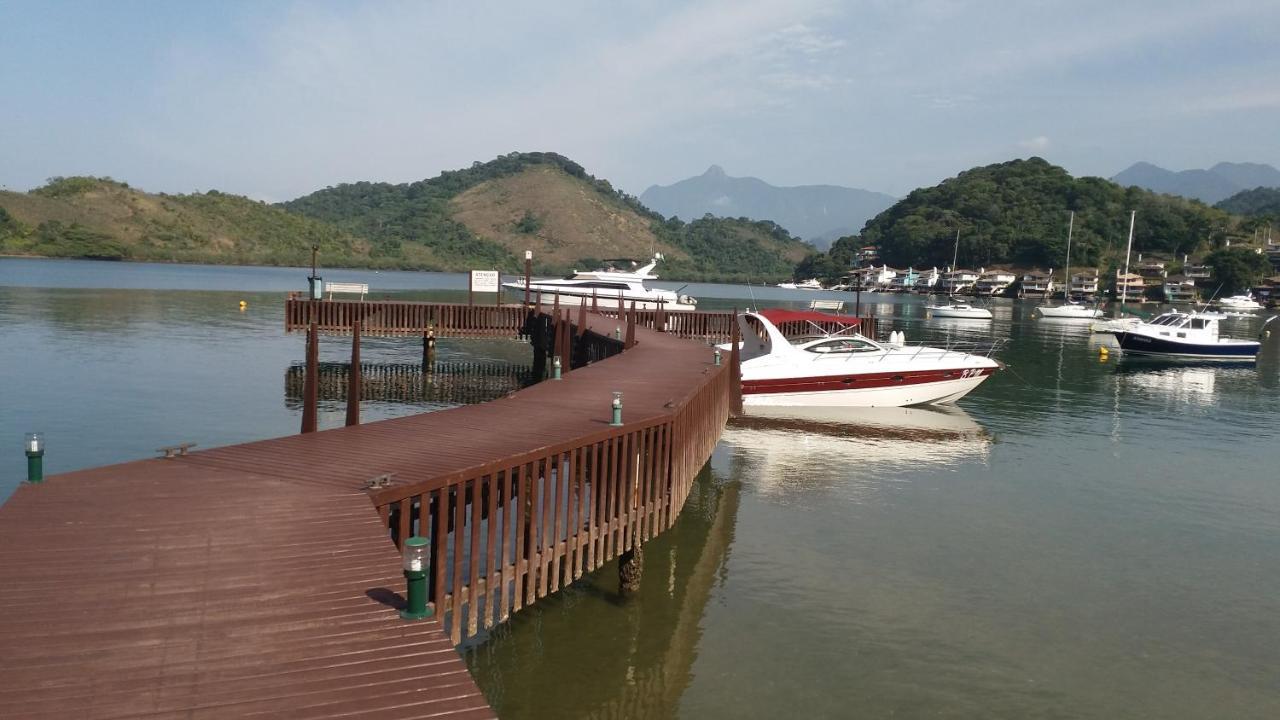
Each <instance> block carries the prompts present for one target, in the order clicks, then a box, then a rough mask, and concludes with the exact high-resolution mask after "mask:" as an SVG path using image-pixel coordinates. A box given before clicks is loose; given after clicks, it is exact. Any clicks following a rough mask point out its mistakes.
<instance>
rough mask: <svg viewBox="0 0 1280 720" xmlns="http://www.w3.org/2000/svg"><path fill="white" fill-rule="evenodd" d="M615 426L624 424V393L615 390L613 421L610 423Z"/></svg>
mask: <svg viewBox="0 0 1280 720" xmlns="http://www.w3.org/2000/svg"><path fill="white" fill-rule="evenodd" d="M609 424H610V425H613V426H614V427H621V426H622V393H621V392H619V391H617V390H614V391H613V422H611V423H609Z"/></svg>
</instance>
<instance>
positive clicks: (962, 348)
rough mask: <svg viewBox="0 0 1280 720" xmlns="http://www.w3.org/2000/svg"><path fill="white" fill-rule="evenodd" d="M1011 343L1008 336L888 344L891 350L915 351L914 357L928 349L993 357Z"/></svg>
mask: <svg viewBox="0 0 1280 720" xmlns="http://www.w3.org/2000/svg"><path fill="white" fill-rule="evenodd" d="M1008 345H1009V339H1008V338H994V339H991V340H982V341H978V340H951V339H947V340H946V341H945V342H944V343H943V344H941V345H939V344H938V343H937V342H934V341H924V340H921V341H916V342H908V343H903V344H902V345H887V346H886V347H888V348H889V349H890V350H899V351H903V352H906V351H910V350H912V349H914V350H915V352H914V353H913V354H912V357H918V356H920V355H925V354H928V352H927V351H932V352H937V353H940V354H941V355H944V356H945V355H949V354H951V353H956V354H961V355H979V356H982V357H987V358H989V357H991V356H993V355H995V354H996V353H998V352H1000V351H1002V350H1004V349H1005V347H1007V346H1008Z"/></svg>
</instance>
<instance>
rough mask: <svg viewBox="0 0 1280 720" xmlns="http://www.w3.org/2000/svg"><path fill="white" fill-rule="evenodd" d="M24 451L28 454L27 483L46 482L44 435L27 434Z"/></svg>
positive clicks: (23, 444) (23, 441)
mask: <svg viewBox="0 0 1280 720" xmlns="http://www.w3.org/2000/svg"><path fill="white" fill-rule="evenodd" d="M22 449H23V450H25V451H26V453H27V482H29V483H38V482H44V433H38V432H34V433H27V434H26V436H24V437H23V440H22Z"/></svg>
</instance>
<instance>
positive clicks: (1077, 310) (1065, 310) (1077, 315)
mask: <svg viewBox="0 0 1280 720" xmlns="http://www.w3.org/2000/svg"><path fill="white" fill-rule="evenodd" d="M1036 312H1037V313H1039V314H1040V317H1043V318H1053V319H1054V320H1096V319H1098V318H1100V317H1102V311H1101V310H1098V309H1096V308H1091V307H1085V306H1083V305H1059V306H1058V307H1047V306H1043V305H1042V306H1040V307H1037V308H1036Z"/></svg>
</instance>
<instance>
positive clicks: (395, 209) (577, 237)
mask: <svg viewBox="0 0 1280 720" xmlns="http://www.w3.org/2000/svg"><path fill="white" fill-rule="evenodd" d="M283 207H284V208H285V209H287V210H289V211H290V212H294V213H298V214H301V215H306V216H308V217H311V218H314V219H317V220H322V221H325V222H328V223H332V224H334V225H336V226H337V227H340V228H342V229H344V230H346V231H348V232H351V233H353V234H356V235H359V236H361V237H366V238H368V239H369V240H370V241H371V242H372V243H373V246H374V248H375V250H376V252H377V253H378V254H380V255H381V256H387V257H393V256H395V255H396V254H397V253H403V252H405V251H406V250H407V249H408V248H411V247H414V246H422V247H425V248H426V249H427V250H428V251H429V252H430V253H431V255H432V257H433V258H435V260H436V264H437V266H439V267H442V268H447V269H456V270H461V269H466V268H468V267H491V266H497V267H501V268H503V269H507V270H515V269H517V267H518V265H517V260H516V259H517V258H521V257H523V255H524V251H525V250H532V251H533V253H534V258H535V264H536V266H537V269H538V270H539V271H540V272H561V271H565V270H571V269H574V268H579V269H581V268H586V267H589V266H592V265H594V264H595V263H596V262H597V261H598V260H599V259H604V258H619V257H631V258H638V259H643V258H645V257H648V256H649V255H651V254H652V253H653V252H655V251H658V252H663V253H665V255H666V258H667V262H666V263H665V265H664V266H661V267H659V269H658V272H659V273H660V274H661V275H662V276H663V277H667V278H672V279H676V278H679V279H690V280H696V279H721V280H730V279H753V280H769V279H774V278H783V277H790V276H791V270H792V267H793V266H794V265H795V263H796V262H797V261H798V260H800V259H801V258H803V257H804V256H805V255H807V254H809V253H811V252H813V248H812V247H810V246H808V245H807V244H805V243H802V242H800V241H798V240H796V239H795V238H792V237H791V236H790V235H789V234H788V233H787V232H786V231H785V230H783V229H782V228H780V227H778V226H777V225H775V224H773V223H770V222H752V221H748V220H745V219H737V220H729V219H717V218H704V219H701V220H696V221H694V222H692V223H684V222H681V221H678V220H666V219H665V218H663V217H662V216H661V215H658V214H657V213H654V212H652V211H650V210H648V209H647V208H645V207H644V206H643V205H641V204H640V202H639V201H638V200H636V199H635V198H634V197H632V196H630V195H627V194H626V193H623V192H620V191H618V190H615V189H614V188H613V186H612V185H610V184H609V182H608V181H606V180H601V179H597V178H595V177H592V176H591V175H589V174H588V173H587V172H586V171H585V170H584V169H583V168H582V166H581V165H578V164H577V163H575V162H573V161H571V160H569V159H568V158H565V157H563V156H561V155H557V154H555V153H511V154H508V155H504V156H501V157H499V158H497V159H495V160H492V161H490V162H487V163H474V164H473V165H472V166H471V167H469V168H466V169H462V170H454V171H447V172H443V173H441V174H440V175H439V176H437V177H434V178H431V179H427V180H421V181H418V182H412V183H403V184H398V185H392V184H388V183H370V182H360V183H352V184H344V185H339V186H336V187H331V188H325V189H324V190H320V191H317V192H314V193H312V194H310V195H307V196H305V197H301V198H298V199H297V200H293V201H290V202H287V203H284V204H283Z"/></svg>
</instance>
